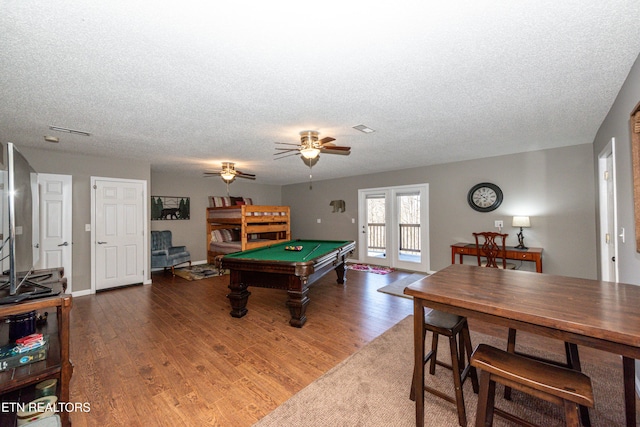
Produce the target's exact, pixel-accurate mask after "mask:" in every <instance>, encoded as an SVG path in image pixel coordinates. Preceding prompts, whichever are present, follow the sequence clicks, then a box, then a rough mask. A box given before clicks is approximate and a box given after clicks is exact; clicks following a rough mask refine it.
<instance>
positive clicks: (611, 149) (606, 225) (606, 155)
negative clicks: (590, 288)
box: [598, 138, 624, 282]
mask: <svg viewBox="0 0 640 427" xmlns="http://www.w3.org/2000/svg"><path fill="white" fill-rule="evenodd" d="M610 186H611V188H612V192H613V194H612V197H610V196H609V191H610V190H609V188H610ZM598 191H599V197H598V199H599V222H600V236H599V239H600V278H601V280H606V281H615V282H617V281H618V278H619V275H618V270H619V268H618V237H620V238H621V239H622V241H623V242H624V231H621V233H620V236H618V213H617V188H616V140H615V138H611V140H610V141H609V143H607V145H606V146H605V147H604V149H603V150H602V151H601V152H600V154H599V155H598ZM609 242H611V244H610V243H609ZM612 259H614V260H615V261H613V262H611V260H612Z"/></svg>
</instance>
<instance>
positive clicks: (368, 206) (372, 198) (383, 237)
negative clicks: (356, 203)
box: [364, 193, 388, 265]
mask: <svg viewBox="0 0 640 427" xmlns="http://www.w3.org/2000/svg"><path fill="white" fill-rule="evenodd" d="M365 212H366V225H365V230H364V231H365V235H366V239H365V242H366V261H365V262H367V263H373V264H379V265H388V262H387V237H388V236H387V234H388V233H387V196H386V194H385V193H374V194H367V195H366V198H365Z"/></svg>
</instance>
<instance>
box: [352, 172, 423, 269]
mask: <svg viewBox="0 0 640 427" xmlns="http://www.w3.org/2000/svg"><path fill="white" fill-rule="evenodd" d="M428 200H429V185H428V184H417V185H411V186H409V185H406V186H399V187H387V188H371V189H366V190H358V210H359V216H358V223H359V227H360V233H359V241H358V248H359V249H358V258H359V259H360V261H362V262H364V263H367V264H375V265H385V266H389V267H394V268H402V269H407V270H413V271H425V272H427V271H429V218H428V212H429V205H428Z"/></svg>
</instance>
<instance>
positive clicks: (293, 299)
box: [287, 286, 309, 328]
mask: <svg viewBox="0 0 640 427" xmlns="http://www.w3.org/2000/svg"><path fill="white" fill-rule="evenodd" d="M308 293H309V288H307V287H306V286H304V287H303V289H302V291H297V290H289V291H287V294H288V295H289V299H288V300H287V307H289V312H290V313H291V320H289V324H290V325H291V326H295V327H296V328H302V325H304V324H305V323H306V322H307V315H306V312H307V306H308V305H309V297H308V296H307V294H308Z"/></svg>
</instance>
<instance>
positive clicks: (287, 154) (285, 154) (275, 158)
mask: <svg viewBox="0 0 640 427" xmlns="http://www.w3.org/2000/svg"><path fill="white" fill-rule="evenodd" d="M295 151H298V150H295ZM278 154H283V155H282V156H280V157H274V158H273V160H280V159H284V158H285V157H291V156H300V152H297V153H276V154H274V156H275V155H278Z"/></svg>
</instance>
